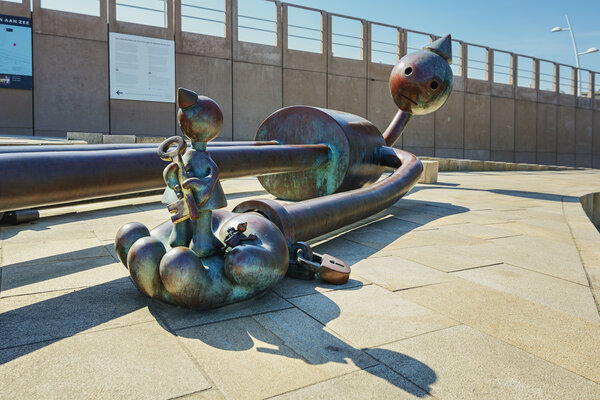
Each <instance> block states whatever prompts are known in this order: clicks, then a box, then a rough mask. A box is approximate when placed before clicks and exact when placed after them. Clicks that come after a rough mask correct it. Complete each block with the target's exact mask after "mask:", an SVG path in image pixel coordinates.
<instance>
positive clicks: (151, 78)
mask: <svg viewBox="0 0 600 400" xmlns="http://www.w3.org/2000/svg"><path fill="white" fill-rule="evenodd" d="M109 48H110V98H111V99H119V100H140V101H155V102H164V103H174V102H175V42H174V41H173V40H165V39H155V38H150V37H144V36H135V35H126V34H122V33H115V32H110V34H109Z"/></svg>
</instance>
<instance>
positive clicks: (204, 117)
mask: <svg viewBox="0 0 600 400" xmlns="http://www.w3.org/2000/svg"><path fill="white" fill-rule="evenodd" d="M177 106H178V107H179V111H178V112H177V121H179V126H180V127H181V131H182V132H183V134H184V135H185V136H187V137H188V138H190V140H191V141H192V142H209V141H211V140H212V139H214V138H215V137H217V135H218V134H219V132H221V128H222V127H223V112H222V111H221V108H220V107H219V105H218V104H217V102H216V101H214V100H213V99H211V98H209V97H205V96H198V95H197V94H196V93H194V92H192V91H191V90H188V89H183V88H179V89H178V90H177Z"/></svg>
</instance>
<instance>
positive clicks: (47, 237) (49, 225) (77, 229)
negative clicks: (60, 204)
mask: <svg viewBox="0 0 600 400" xmlns="http://www.w3.org/2000/svg"><path fill="white" fill-rule="evenodd" d="M95 237H96V236H95V235H94V233H93V232H92V231H91V229H90V228H89V226H87V225H86V224H85V223H84V222H82V221H80V220H79V219H78V218H77V217H76V216H75V215H71V216H70V217H69V216H67V217H64V216H56V217H51V218H42V219H39V220H37V221H32V222H30V223H27V224H24V225H17V226H6V227H2V239H3V240H4V241H6V242H9V243H11V244H17V243H25V244H28V245H29V246H32V244H33V243H37V242H38V241H40V240H44V241H52V240H80V239H93V238H95Z"/></svg>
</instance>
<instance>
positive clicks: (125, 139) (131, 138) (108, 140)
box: [102, 135, 136, 144]
mask: <svg viewBox="0 0 600 400" xmlns="http://www.w3.org/2000/svg"><path fill="white" fill-rule="evenodd" d="M135 138H136V136H135V135H102V143H103V144H122V143H136V139H135Z"/></svg>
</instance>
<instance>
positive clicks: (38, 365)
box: [0, 322, 211, 399]
mask: <svg viewBox="0 0 600 400" xmlns="http://www.w3.org/2000/svg"><path fill="white" fill-rule="evenodd" d="M0 375H1V376H2V379H1V380H0V393H2V395H1V397H3V398H15V399H17V398H22V399H24V398H32V399H33V398H80V399H81V398H136V399H159V398H163V399H168V398H173V397H177V396H181V395H184V394H187V393H191V392H197V391H200V390H203V389H208V388H210V386H211V385H210V383H209V382H208V381H207V380H206V378H204V376H203V374H202V372H201V371H200V370H199V369H198V368H197V366H196V365H195V364H194V362H193V361H192V359H191V358H190V357H189V356H188V355H187V354H186V353H185V351H184V350H183V349H182V348H181V346H180V345H179V344H178V343H177V340H176V339H175V338H174V337H173V335H172V334H170V333H169V332H167V331H166V330H164V329H163V328H162V327H161V326H159V325H158V323H156V322H148V323H143V324H137V325H134V326H128V327H123V328H117V329H108V330H103V331H100V332H93V333H89V334H85V335H75V336H71V337H69V338H66V339H63V340H57V341H52V342H43V343H36V344H32V345H27V346H21V347H13V348H10V349H5V350H0Z"/></svg>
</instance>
